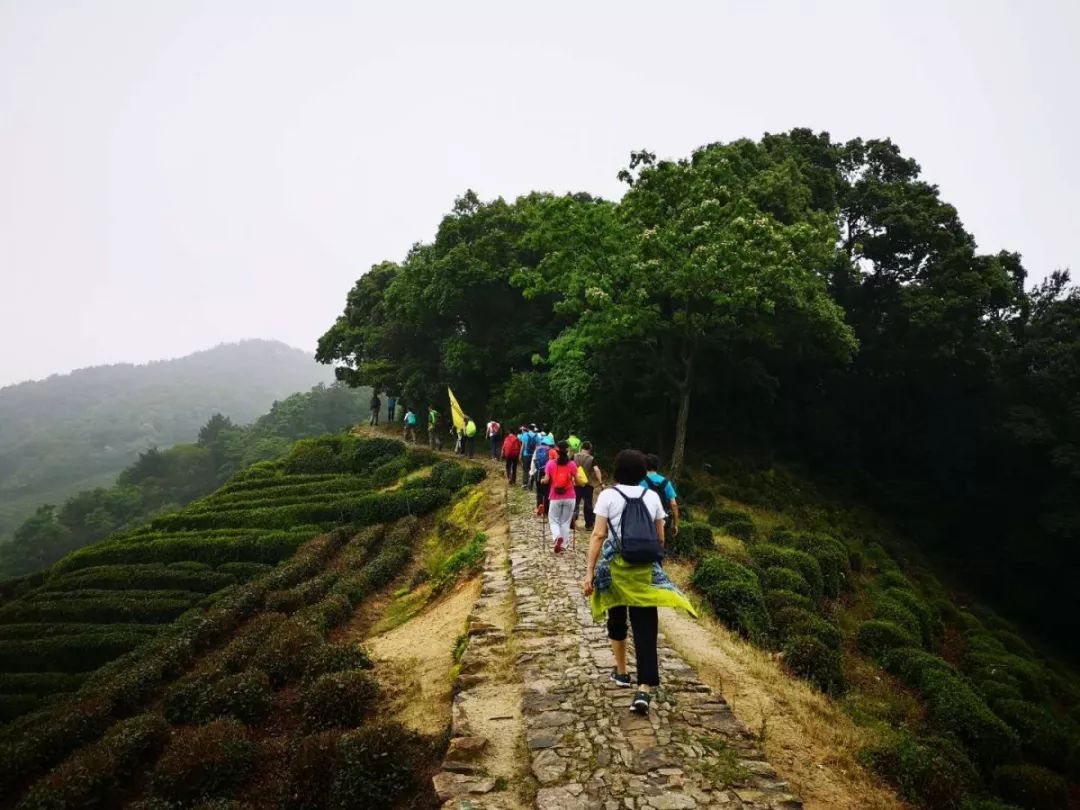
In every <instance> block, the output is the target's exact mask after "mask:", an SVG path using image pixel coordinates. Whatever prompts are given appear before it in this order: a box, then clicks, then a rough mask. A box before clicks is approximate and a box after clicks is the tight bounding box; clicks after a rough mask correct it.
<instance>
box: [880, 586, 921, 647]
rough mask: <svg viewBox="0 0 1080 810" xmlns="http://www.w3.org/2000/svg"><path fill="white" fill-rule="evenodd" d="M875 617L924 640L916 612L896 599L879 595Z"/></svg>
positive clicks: (914, 637)
mask: <svg viewBox="0 0 1080 810" xmlns="http://www.w3.org/2000/svg"><path fill="white" fill-rule="evenodd" d="M874 618H875V619H880V620H882V621H886V622H891V623H893V624H895V625H896V626H897V627H900V628H902V629H903V630H904V632H905V633H907V635H909V636H911V637H912V638H913V639H916V640H917V641H921V640H922V632H921V630H920V628H919V620H918V619H917V618H916V617H915V614H914V613H912V612H911V611H910V610H908V609H907V608H906V607H904V606H903V605H902V604H901V603H900V602H897V601H895V600H894V599H890V598H888V597H886V596H879V597H877V598H876V599H875V600H874Z"/></svg>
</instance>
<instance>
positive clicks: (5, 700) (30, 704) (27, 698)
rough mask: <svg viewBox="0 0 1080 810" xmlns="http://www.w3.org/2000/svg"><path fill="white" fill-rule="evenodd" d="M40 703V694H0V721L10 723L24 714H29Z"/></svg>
mask: <svg viewBox="0 0 1080 810" xmlns="http://www.w3.org/2000/svg"><path fill="white" fill-rule="evenodd" d="M39 703H41V696H40V695H31V694H21V695H0V723H10V722H11V721H12V720H14V719H16V718H18V717H22V716H23V715H24V714H29V713H30V712H32V711H33V710H34V709H36V708H37V707H38V704H39Z"/></svg>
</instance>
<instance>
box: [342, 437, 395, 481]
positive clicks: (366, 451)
mask: <svg viewBox="0 0 1080 810" xmlns="http://www.w3.org/2000/svg"><path fill="white" fill-rule="evenodd" d="M405 449H406V448H405V443H404V442H401V441H398V440H397V439H384V438H374V439H361V440H360V441H359V442H357V443H356V444H355V445H354V447H353V450H352V454H351V457H350V458H349V469H350V471H351V472H357V473H363V472H369V471H371V470H374V469H375V468H376V467H378V466H379V465H381V464H385V463H386V462H388V461H391V460H393V459H396V458H397V457H398V456H404V455H405ZM347 452H348V451H347V450H346V449H344V448H343V450H342V454H343V455H345V454H346V453H347Z"/></svg>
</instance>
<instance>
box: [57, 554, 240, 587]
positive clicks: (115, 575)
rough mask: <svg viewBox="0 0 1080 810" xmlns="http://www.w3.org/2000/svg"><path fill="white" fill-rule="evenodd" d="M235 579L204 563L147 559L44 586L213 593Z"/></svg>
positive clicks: (77, 574) (81, 571) (96, 569)
mask: <svg viewBox="0 0 1080 810" xmlns="http://www.w3.org/2000/svg"><path fill="white" fill-rule="evenodd" d="M235 581H236V578H235V577H233V576H230V575H229V574H228V573H225V572H220V571H214V570H213V569H211V568H210V567H209V566H208V565H206V564H204V563H198V562H190V563H188V564H184V563H173V564H172V565H165V564H164V563H143V564H141V565H104V566H94V567H91V568H82V569H79V570H77V571H72V572H70V573H67V574H64V575H62V576H59V577H55V578H50V579H49V581H48V582H47V583H46V584H45V586H44V587H43V588H42V590H44V591H50V592H52V591H74V590H83V589H86V588H105V589H110V590H117V591H126V590H138V589H150V590H181V591H197V592H199V593H212V592H213V591H217V590H220V589H221V588H224V587H226V586H228V585H232V584H233V583H234V582H235Z"/></svg>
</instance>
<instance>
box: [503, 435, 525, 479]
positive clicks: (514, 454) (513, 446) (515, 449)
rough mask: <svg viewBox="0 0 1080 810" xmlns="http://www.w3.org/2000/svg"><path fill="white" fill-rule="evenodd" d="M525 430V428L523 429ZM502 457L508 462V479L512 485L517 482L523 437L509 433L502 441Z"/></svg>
mask: <svg viewBox="0 0 1080 810" xmlns="http://www.w3.org/2000/svg"><path fill="white" fill-rule="evenodd" d="M521 432H522V433H524V432H525V428H522V429H521ZM502 457H503V461H505V462H506V480H507V482H509V483H510V484H511V485H513V484H516V483H517V468H518V459H519V458H521V439H519V438H518V437H517V434H516V433H508V434H507V436H506V438H505V439H503V443H502Z"/></svg>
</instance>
